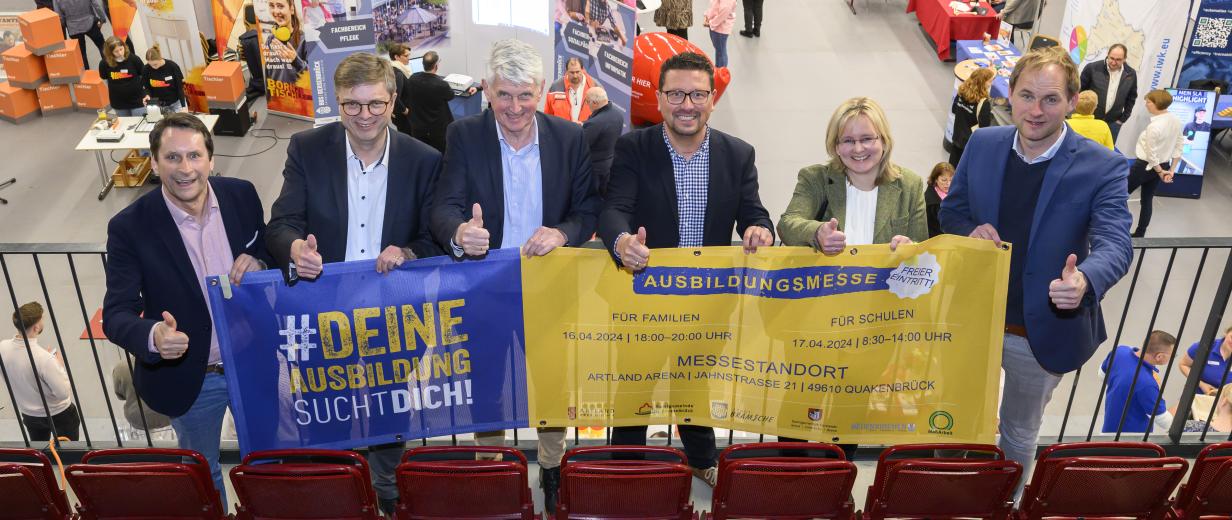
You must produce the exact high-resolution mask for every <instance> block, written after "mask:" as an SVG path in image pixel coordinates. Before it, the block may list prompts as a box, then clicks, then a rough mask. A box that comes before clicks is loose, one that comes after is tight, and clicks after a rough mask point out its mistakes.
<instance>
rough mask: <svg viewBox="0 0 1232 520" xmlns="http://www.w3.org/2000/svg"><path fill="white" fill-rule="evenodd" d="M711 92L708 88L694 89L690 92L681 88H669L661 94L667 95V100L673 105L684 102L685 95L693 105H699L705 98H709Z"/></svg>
mask: <svg viewBox="0 0 1232 520" xmlns="http://www.w3.org/2000/svg"><path fill="white" fill-rule="evenodd" d="M711 92H712V91H710V90H694V91H692V92H685V91H683V90H669V91H666V92H664V93H663V95H664V96H665V97H667V102H668V103H671V104H673V105H679V104H681V103H684V98H685V97H688V98H689V100H690V101H692V102H693V104H694V105H700V104H702V103H705V102H706V100H707V99H710V93H711Z"/></svg>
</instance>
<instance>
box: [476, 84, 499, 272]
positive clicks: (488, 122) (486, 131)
mask: <svg viewBox="0 0 1232 520" xmlns="http://www.w3.org/2000/svg"><path fill="white" fill-rule="evenodd" d="M483 142H484V144H483V149H484V155H485V156H486V157H487V159H488V176H487V180H488V182H489V184H488V187H489V188H490V189H491V190H492V191H491V193H492V201H491V204H489V205H490V206H492V207H491V208H487V207H484V208H483V212H484V213H485V214H488V215H492V216H490V217H488V218H486V219H484V221H483V222H484V226H486V227H487V228H488V231H489V232H490V233H491V236H492V243H493V244H494V246H493V247H497V248H499V247H500V244H501V240H502V239H503V237H504V232H505V166H504V164H502V159H501V144H500V136H499V135H498V134H497V133H496V115H495V114H493V113H492V109H490V108H489V109H487V110H485V111H484V113H483ZM479 193H483V192H482V191H479Z"/></svg>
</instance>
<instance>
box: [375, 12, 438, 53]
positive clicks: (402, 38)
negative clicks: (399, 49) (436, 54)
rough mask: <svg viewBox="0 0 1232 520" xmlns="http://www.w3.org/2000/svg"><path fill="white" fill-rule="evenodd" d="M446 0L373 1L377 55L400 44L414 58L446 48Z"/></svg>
mask: <svg viewBox="0 0 1232 520" xmlns="http://www.w3.org/2000/svg"><path fill="white" fill-rule="evenodd" d="M449 18H450V8H449V0H376V2H374V7H373V9H372V19H373V30H374V32H375V33H376V46H377V49H376V50H377V54H381V55H385V53H386V52H388V51H387V49H388V47H389V44H391V43H401V44H404V45H407V46H409V47H410V48H411V51H412V52H414V53H415V54H422V53H423V52H425V51H428V50H437V49H442V48H446V47H449V32H450V23H449Z"/></svg>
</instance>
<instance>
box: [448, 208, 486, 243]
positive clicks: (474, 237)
mask: <svg viewBox="0 0 1232 520" xmlns="http://www.w3.org/2000/svg"><path fill="white" fill-rule="evenodd" d="M490 238H491V235H490V234H489V233H488V230H486V229H484V228H483V208H481V207H479V203H478V202H476V203H475V205H474V206H471V219H470V220H468V221H466V222H463V223H462V224H460V225H459V226H458V231H457V232H456V233H454V235H453V243H454V244H457V246H458V247H461V248H462V251H463V252H465V253H466V254H467V255H470V256H483V255H486V254H488V240H489V239H490Z"/></svg>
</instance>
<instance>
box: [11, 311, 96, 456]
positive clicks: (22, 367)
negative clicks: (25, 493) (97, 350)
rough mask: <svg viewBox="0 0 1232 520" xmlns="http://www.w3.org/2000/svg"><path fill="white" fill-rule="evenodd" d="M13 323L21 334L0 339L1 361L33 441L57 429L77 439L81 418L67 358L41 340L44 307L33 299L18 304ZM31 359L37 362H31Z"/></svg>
mask: <svg viewBox="0 0 1232 520" xmlns="http://www.w3.org/2000/svg"><path fill="white" fill-rule="evenodd" d="M13 326H14V327H17V334H15V335H13V337H12V338H10V339H6V340H3V341H0V361H3V362H4V366H5V368H6V371H7V373H8V376H9V383H10V385H11V386H12V389H13V398H14V399H16V400H17V410H18V411H19V412H21V422H22V424H25V425H26V432H28V433H29V434H30V440H32V441H39V442H42V441H46V440H48V439H50V438H51V434H52V433H53V432H54V433H55V435H56V436H57V437H67V438H68V440H70V441H75V440H77V429H78V427H80V426H81V419H80V418H79V417H78V416H77V406H76V405H74V404H73V388H72V385H71V384H70V383H69V380H68V373H67V372H66V371H65V369H64V357H63V356H62V355H60V351H59V349H57V348H56V347H54V346H50V345H49V346H47V347H43V346H42V345H39V342H38V337H39V335H40V334H42V333H43V306H42V305H40V304H39V303H38V302H30V303H27V304H25V305H22V306H21V307H18V308H17V312H14V313H13ZM27 346H28V347H29V350H28V351H27ZM31 359H33V360H34V365H31V364H30V360H31ZM40 388H41V391H40ZM44 401H45V402H46V403H47V407H46V408H44V407H43V403H44ZM49 417H50V418H49Z"/></svg>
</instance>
